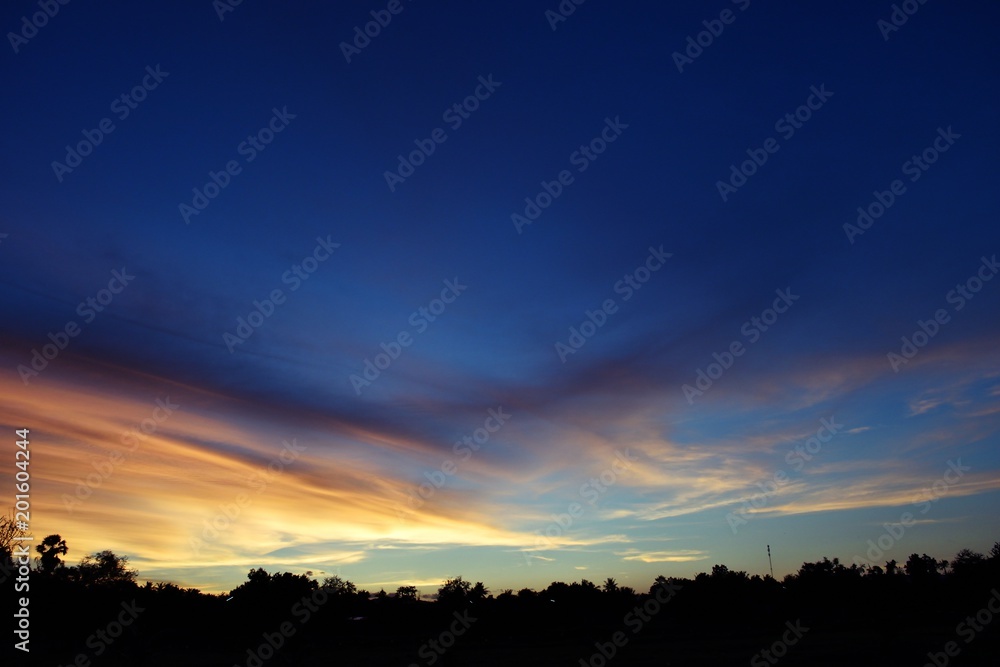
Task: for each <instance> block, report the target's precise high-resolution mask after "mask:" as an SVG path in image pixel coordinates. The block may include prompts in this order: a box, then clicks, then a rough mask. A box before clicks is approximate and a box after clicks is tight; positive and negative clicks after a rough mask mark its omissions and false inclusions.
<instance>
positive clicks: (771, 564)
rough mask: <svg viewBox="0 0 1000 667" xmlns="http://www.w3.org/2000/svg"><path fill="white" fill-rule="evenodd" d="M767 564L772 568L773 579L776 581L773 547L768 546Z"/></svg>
mask: <svg viewBox="0 0 1000 667" xmlns="http://www.w3.org/2000/svg"><path fill="white" fill-rule="evenodd" d="M767 564H768V565H769V566H770V567H771V578H772V579H774V564H773V563H772V562H771V545H770V544H768V545H767Z"/></svg>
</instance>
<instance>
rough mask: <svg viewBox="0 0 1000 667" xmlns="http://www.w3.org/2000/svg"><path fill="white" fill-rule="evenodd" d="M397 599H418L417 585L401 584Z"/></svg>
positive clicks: (413, 600) (411, 600)
mask: <svg viewBox="0 0 1000 667" xmlns="http://www.w3.org/2000/svg"><path fill="white" fill-rule="evenodd" d="M396 599H397V600H407V601H409V602H416V601H417V587H416V586H400V587H399V588H397V589H396Z"/></svg>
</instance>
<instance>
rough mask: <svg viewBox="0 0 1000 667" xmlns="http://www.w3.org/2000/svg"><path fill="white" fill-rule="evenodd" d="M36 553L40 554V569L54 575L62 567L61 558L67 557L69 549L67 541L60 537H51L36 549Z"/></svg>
mask: <svg viewBox="0 0 1000 667" xmlns="http://www.w3.org/2000/svg"><path fill="white" fill-rule="evenodd" d="M35 551H37V552H38V553H39V554H40V555H39V558H38V567H39V569H41V571H42V572H44V573H45V574H52V573H53V572H55V571H56V569H57V568H58V567H59V566H60V565H62V560H61V559H60V556H65V555H66V554H67V553H68V552H69V547H67V546H66V540H64V539H63V538H61V537H60V536H59V535H49V536H47V537H46V538H45V539H44V540H42V543H41V544H39V545H38V546H37V547H35Z"/></svg>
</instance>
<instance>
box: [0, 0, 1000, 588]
mask: <svg viewBox="0 0 1000 667" xmlns="http://www.w3.org/2000/svg"><path fill="white" fill-rule="evenodd" d="M904 4H907V3H904ZM562 5H563V6H564V7H565V6H575V5H573V4H572V3H570V2H564V3H562ZM913 5H914V6H915V7H917V9H916V11H915V13H913V14H912V15H902V16H904V17H905V18H906V22H905V23H901V24H900V25H898V26H896V25H894V24H893V23H892V18H891V15H892V13H893V8H892V3H889V2H885V3H869V2H855V1H849V2H843V3H821V4H815V3H808V6H805V5H801V4H795V5H794V6H790V5H787V4H781V3H764V2H759V1H758V0H753V1H750V0H736V1H734V2H729V0H716V2H711V3H710V2H694V1H691V0H686V1H684V2H671V3H651V2H634V3H612V2H602V1H600V0H591V1H590V2H586V3H584V4H582V5H579V6H575V7H576V8H575V10H574V11H573V13H572V14H570V15H568V16H566V17H562V16H559V15H558V14H555V13H550V14H548V15H547V14H546V11H549V12H557V11H558V9H557V8H558V7H559V4H558V2H557V1H556V0H549V1H548V2H510V3H480V2H473V3H457V2H456V3H432V2H410V1H409V0H400V2H399V3H398V4H397V3H396V2H389V3H386V2H381V1H379V2H355V1H351V2H342V3H341V2H338V3H329V4H327V3H277V2H266V1H264V0H248V1H247V2H243V3H241V4H239V5H238V6H236V7H233V8H231V11H223V10H221V9H219V7H220V6H224V3H221V2H219V3H216V4H215V5H213V3H212V2H210V1H209V0H200V1H198V2H193V1H187V2H180V3H177V2H166V1H159V2H150V3H125V2H114V3H96V4H94V3H75V2H74V3H70V4H67V5H60V6H59V11H58V13H57V14H56V15H55V16H52V17H51V18H46V20H45V21H44V22H43V23H44V25H42V27H40V28H37V29H34V30H32V29H29V28H25V24H24V23H23V22H22V17H25V16H27V17H29V18H28V19H26V20H27V21H28V22H29V23H30V21H31V19H30V17H31V16H32V14H35V13H36V12H39V11H41V10H39V9H38V5H37V3H36V2H26V1H22V0H18V1H17V2H11V3H7V4H6V5H5V7H4V9H3V10H2V21H0V26H2V27H3V29H4V30H3V31H4V33H5V34H7V33H10V34H16V35H22V34H27V35H29V36H30V38H27V37H19V38H13V39H12V38H11V37H10V35H9V34H8V36H7V45H6V46H5V47H3V48H6V49H7V50H6V52H5V53H4V54H3V56H2V64H0V67H2V74H3V81H4V83H5V86H4V88H5V91H6V96H5V103H4V105H3V109H4V113H3V118H4V120H5V128H6V131H5V132H4V133H3V134H4V139H3V146H2V151H0V165H2V170H3V171H2V174H3V178H2V179H0V193H2V200H3V202H4V206H3V209H2V212H0V308H2V313H3V315H4V316H3V320H2V324H0V359H2V362H3V364H2V368H3V372H2V373H0V424H2V425H3V427H4V429H5V432H6V433H7V437H6V438H5V440H6V444H5V445H4V446H3V447H0V478H2V479H3V480H4V483H3V486H2V488H3V489H4V491H3V493H4V494H7V495H6V496H5V497H0V506H3V507H9V506H11V505H13V502H14V501H13V495H14V490H13V485H12V484H11V483H10V482H11V481H12V479H13V475H14V472H15V468H14V451H15V445H14V440H15V436H14V429H18V428H29V429H30V430H31V445H30V446H31V466H30V471H31V475H32V481H33V485H32V489H31V503H32V522H31V532H32V533H33V534H34V535H35V536H36V539H41V538H42V537H44V536H45V535H48V534H51V533H59V534H60V535H62V537H63V538H65V539H66V540H67V542H68V544H69V547H70V553H69V555H68V557H67V561H68V562H69V563H71V564H75V563H76V562H78V561H79V559H80V558H82V557H83V556H84V555H86V554H88V553H93V552H95V551H99V550H103V549H111V550H112V551H114V552H115V553H117V554H123V555H127V556H129V558H130V560H131V563H132V565H133V566H135V567H136V568H137V569H138V570H139V572H140V580H147V579H148V580H153V581H172V582H175V583H177V584H180V585H183V586H194V587H198V588H201V589H203V590H206V591H213V592H218V591H226V590H229V589H231V588H233V587H234V586H236V585H237V584H239V583H240V582H241V581H242V580H244V579H245V577H246V573H247V571H248V570H249V569H250V568H253V567H264V568H266V569H268V570H278V571H285V570H288V571H292V572H305V571H312V572H313V573H314V575H315V576H317V577H323V576H327V575H331V574H339V575H340V576H342V577H344V578H347V579H350V580H351V581H353V582H355V583H356V584H357V585H358V586H359V587H361V588H366V589H369V590H371V591H377V590H379V589H380V588H384V589H385V590H387V591H390V592H391V591H393V590H395V589H396V587H398V586H401V585H406V584H416V585H418V586H420V587H421V592H422V593H424V594H428V593H432V592H434V591H435V590H436V588H437V587H438V586H439V585H440V584H441V583H442V582H443V581H444V580H445V579H446V578H450V577H453V576H456V575H462V576H463V577H464V578H466V579H470V580H472V581H483V582H484V583H486V585H487V586H489V587H490V588H492V589H493V590H494V591H499V590H501V589H503V588H514V589H517V588H521V587H533V588H543V587H545V586H546V585H548V584H549V583H550V582H552V581H557V580H562V581H573V580H579V579H581V578H587V579H591V580H596V581H603V580H604V579H605V578H606V577H615V578H616V579H617V580H618V582H619V583H620V584H626V585H631V586H634V587H636V588H639V589H643V590H645V589H646V588H648V586H649V584H650V582H651V581H652V579H653V578H654V577H655V576H657V575H660V574H663V575H667V576H693V575H694V574H696V573H697V572H701V571H707V570H710V569H711V567H712V565H713V564H715V563H725V564H726V565H727V566H729V567H730V568H731V569H741V570H746V571H748V572H750V573H757V574H765V573H767V571H768V561H767V551H766V546H767V545H768V544H770V545H771V550H772V553H773V557H774V572H775V575H777V576H779V577H780V576H782V575H784V574H787V573H789V572H794V571H796V570H797V569H798V567H799V565H800V564H801V563H802V562H803V561H804V560H818V559H820V558H821V557H822V556H824V555H828V556H830V557H834V556H839V557H840V558H841V559H842V560H845V561H848V562H851V561H852V560H854V557H855V556H857V557H858V558H859V559H860V558H868V557H867V556H866V552H868V551H869V549H870V545H869V540H871V541H872V543H874V544H877V543H878V540H879V538H880V536H882V544H883V545H884V546H885V547H887V548H883V549H882V550H880V551H879V553H878V554H877V558H875V559H874V562H875V563H876V564H882V563H884V562H885V561H886V560H888V559H890V558H895V559H897V560H905V559H906V557H907V556H908V555H909V554H910V553H913V552H919V553H924V552H926V553H929V554H931V555H934V556H936V557H938V558H950V557H951V556H953V555H954V553H955V552H956V551H957V550H958V549H960V548H962V547H969V548H972V549H975V550H978V551H986V550H988V549H989V547H990V545H991V544H993V542H995V541H996V540H998V539H1000V513H998V512H997V510H998V509H1000V346H998V344H997V343H998V331H1000V279H998V278H997V277H996V274H997V273H998V272H1000V265H998V264H997V258H998V256H1000V231H998V226H997V198H996V192H997V187H996V181H997V174H998V170H997V155H998V154H1000V134H998V129H997V127H998V126H997V122H996V108H997V99H998V93H1000V87H998V84H1000V76H998V70H997V67H996V63H997V62H998V57H1000V44H998V42H997V40H996V38H995V26H996V25H997V23H998V21H1000V10H998V8H997V6H996V5H995V4H993V3H986V2H971V3H962V4H961V6H958V5H956V4H955V3H946V2H927V3H925V4H922V5H918V3H915V2H914V3H913ZM907 6H908V7H909V6H910V5H909V4H907ZM387 7H388V8H387ZM390 9H392V10H396V12H395V13H392V12H391V11H390ZM372 12H375V18H373V15H372ZM555 16H559V19H556V18H554V17H555ZM385 17H390V18H391V20H389V21H388V23H387V24H386V25H385V26H384V27H382V26H377V28H378V29H377V31H376V29H375V28H370V33H377V34H375V36H374V37H367V36H364V30H365V24H366V23H369V22H372V21H378V20H379V19H382V20H383V22H385V21H386V19H385ZM562 18H565V20H560V19H562ZM896 18H897V21H898V22H901V18H900V17H899V16H897V17H896ZM880 21H883V23H882V24H880V23H879V22H880ZM373 25H377V24H373ZM886 26H892V28H887V27H886ZM356 27H358V31H357V32H356V31H355V28H356ZM897 27H898V29H895V28H897ZM713 30H714V31H716V32H718V33H719V34H717V35H712V34H711V31H713ZM720 31H721V32H720ZM699 33H702V35H701V36H700V37H699ZM359 34H361V35H362V37H358V35H359ZM689 37H691V41H690V42H689V41H688V38H689ZM355 40H357V42H355ZM699 40H700V41H701V46H699ZM342 43H344V44H347V45H348V46H342ZM358 44H360V45H361V46H358ZM692 45H693V46H692ZM675 52H677V53H679V54H680V55H674V54H675ZM123 95H124V97H123ZM456 105H457V108H456ZM786 114H789V115H788V116H786ZM105 119H107V120H105ZM112 127H113V129H110V130H109V128H112ZM431 149H433V150H431ZM68 153H70V154H69V155H68ZM411 155H413V156H415V157H413V158H412V159H411ZM754 160H756V162H755V161H754ZM56 163H57V164H56ZM401 163H402V164H401ZM206 185H207V187H206ZM526 199H527V201H526ZM859 207H861V213H859ZM859 215H860V216H861V217H860V222H859ZM869 215H870V216H871V217H867V216H869ZM88 300H89V301H88ZM903 338H905V339H906V341H904V340H902V339H903ZM911 343H912V344H913V347H909V346H910V345H911ZM47 345H48V347H46V346H47ZM60 347H62V348H64V349H59V348H60ZM380 355H381V356H380ZM46 356H48V357H50V358H45V357H46ZM33 364H34V366H33ZM811 438H812V440H810V439H811ZM463 439H464V440H463ZM3 441H4V439H0V442H3ZM88 476H89V480H90V481H88ZM935 484H936V486H935ZM421 485H424V486H423V487H421ZM755 494H757V495H755ZM906 512H909V513H911V514H912V516H913V521H909V522H908V523H909V525H907V526H905V527H903V528H899V527H896V528H891V527H890V528H889V529H887V528H885V524H893V523H897V524H898V523H899V522H900V521H901V520H902V518H901V517H902V516H903V515H904V513H906ZM213 525H214V528H211V527H210V526H213ZM887 530H890V531H891V532H894V533H895V537H891V538H889V537H885V536H884V535H885V534H886V531H887ZM882 551H884V554H883V553H882Z"/></svg>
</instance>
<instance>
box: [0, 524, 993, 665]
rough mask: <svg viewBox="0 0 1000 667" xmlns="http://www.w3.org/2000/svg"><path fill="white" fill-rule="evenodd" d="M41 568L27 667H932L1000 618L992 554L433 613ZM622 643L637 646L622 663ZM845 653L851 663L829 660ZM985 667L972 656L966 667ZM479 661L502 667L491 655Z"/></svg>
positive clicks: (104, 567) (86, 561)
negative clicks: (707, 656) (512, 659)
mask: <svg viewBox="0 0 1000 667" xmlns="http://www.w3.org/2000/svg"><path fill="white" fill-rule="evenodd" d="M36 552H37V555H36V558H35V559H34V561H33V563H32V567H31V571H30V576H29V581H30V596H31V606H30V609H31V614H32V616H31V619H32V630H33V633H32V654H31V656H30V659H29V662H24V656H19V658H20V659H21V661H20V662H18V663H16V664H44V665H71V664H77V665H86V664H89V661H94V664H97V663H96V660H97V659H100V664H101V665H118V664H121V665H126V664H127V665H159V664H168V663H167V662H166V661H163V662H162V663H161V660H165V656H169V657H170V659H172V660H176V659H185V661H186V663H187V665H188V667H197V665H201V664H205V665H209V664H220V665H221V664H226V665H246V666H247V667H261V666H262V665H265V664H266V665H286V664H287V665H300V666H301V665H310V664H313V662H316V663H317V664H320V663H322V664H325V662H323V660H324V657H325V658H326V659H328V658H329V657H331V656H341V657H345V656H354V657H353V659H354V660H358V661H361V662H358V663H350V662H348V663H346V664H381V663H380V662H378V661H377V660H375V659H374V658H372V659H371V660H369V661H365V658H364V656H369V657H371V656H376V655H378V656H383V657H385V659H386V664H391V663H392V661H396V662H395V664H413V663H416V664H434V663H437V664H450V663H449V660H451V659H453V658H450V657H448V656H453V655H466V654H469V653H470V652H472V653H475V652H476V651H489V650H493V649H495V648H496V647H499V646H505V647H522V648H523V649H524V650H526V651H529V652H531V653H532V654H538V655H545V654H546V652H547V651H548V652H550V653H549V654H550V655H554V656H562V655H564V654H565V655H567V656H579V657H580V658H581V659H585V664H593V663H589V662H588V661H587V660H586V659H587V658H589V656H591V655H592V654H594V652H595V650H599V649H600V648H601V647H605V650H609V649H607V648H606V647H608V646H611V647H612V648H614V650H615V652H616V653H617V652H618V651H620V652H621V655H626V651H633V652H635V654H636V655H639V654H641V653H642V652H643V651H645V650H654V649H655V650H660V649H659V648H656V647H662V650H664V651H667V650H669V651H673V653H670V655H673V656H674V657H675V658H683V656H684V652H685V651H691V652H692V653H691V656H692V660H693V659H694V657H696V653H694V651H696V648H697V647H698V646H713V645H716V644H718V643H719V642H723V644H720V646H722V645H724V646H725V647H726V648H727V650H730V651H732V652H733V655H743V656H744V657H743V658H742V659H740V660H739V662H741V663H743V664H746V662H745V660H746V659H749V657H750V656H753V655H754V654H755V653H756V652H757V651H758V650H759V649H760V648H761V647H762V646H765V645H767V643H769V642H770V641H771V639H773V638H775V637H781V636H782V632H783V629H784V628H786V627H791V626H790V625H788V624H789V623H791V622H793V621H794V622H797V623H799V624H801V627H804V628H809V629H810V630H809V633H808V634H807V635H806V637H804V638H803V639H802V642H801V647H805V648H797V649H796V650H799V651H808V650H809V648H808V647H809V645H810V642H811V643H812V644H811V645H814V646H816V645H818V642H820V641H822V639H821V637H823V636H840V637H850V638H852V641H854V642H855V643H856V645H858V646H863V647H864V650H865V651H867V654H866V655H867V656H868V657H879V656H881V659H884V660H885V662H884V663H883V664H903V663H904V662H907V661H909V662H910V663H911V664H924V663H923V662H921V660H923V661H926V660H927V655H928V652H933V651H934V650H940V647H939V645H943V644H942V642H943V641H946V640H947V638H948V637H951V636H953V635H955V633H956V624H957V623H959V622H960V621H961V620H962V618H963V616H964V615H967V614H972V615H973V617H975V614H976V613H977V611H978V610H980V609H982V608H984V605H986V604H987V601H988V599H991V598H990V596H991V595H994V594H995V595H996V599H997V603H996V604H997V608H998V610H1000V593H997V590H996V587H997V586H998V585H1000V542H998V543H996V544H994V546H993V548H992V550H991V551H990V552H989V553H988V554H980V553H976V552H973V551H970V550H968V549H963V550H961V551H959V552H958V553H957V554H956V555H955V556H954V557H953V558H952V559H950V560H938V559H936V558H933V557H931V556H928V555H926V554H916V553H915V554H912V555H911V556H910V557H909V558H908V559H907V561H906V562H905V563H901V564H898V563H896V562H895V561H888V562H886V563H885V564H884V565H882V566H874V567H870V566H864V565H856V564H855V565H845V564H844V563H842V562H840V561H839V560H838V559H837V558H834V559H832V560H831V559H829V558H823V559H822V560H820V561H816V562H806V563H803V564H802V566H801V567H800V568H799V570H798V572H796V573H795V574H790V575H788V576H786V577H785V578H784V579H783V580H781V581H777V580H775V579H772V578H771V577H770V576H767V575H764V576H761V575H757V574H753V575H751V574H748V573H746V572H742V571H733V570H730V569H728V568H727V567H726V566H725V565H715V566H714V567H712V569H711V571H710V572H702V573H700V574H698V575H697V576H695V577H694V578H676V577H662V576H661V577H657V578H656V579H655V580H653V581H651V582H650V584H649V586H648V588H644V589H642V590H635V589H633V588H631V587H628V586H623V585H619V584H618V583H617V582H616V581H615V580H614V579H612V578H609V579H606V580H605V581H604V582H602V583H601V584H596V583H594V582H591V581H588V580H586V579H584V580H581V581H579V582H571V583H565V582H553V583H551V584H550V585H549V586H547V587H546V588H544V589H542V590H533V589H530V588H523V589H521V590H517V591H515V590H512V589H505V590H498V591H492V590H490V589H489V588H487V587H486V586H485V585H484V584H483V583H482V582H475V583H473V582H470V581H466V580H465V579H463V578H462V577H460V576H459V577H455V578H453V579H449V580H448V581H446V582H445V583H444V584H443V585H442V586H441V587H440V588H438V590H437V594H436V595H433V596H430V599H420V598H419V597H418V591H417V588H416V587H415V586H400V587H399V588H397V589H396V590H395V591H389V592H387V591H385V590H379V591H375V592H372V591H366V590H359V589H358V588H357V587H356V585H355V584H353V583H352V582H350V581H348V580H346V579H342V578H341V577H337V576H333V577H326V578H324V579H322V580H321V581H320V580H317V579H316V578H314V577H313V576H312V573H311V572H307V573H305V574H293V573H290V572H268V571H266V570H264V569H251V570H250V571H249V573H248V575H247V580H246V581H245V582H243V583H242V584H240V585H239V586H237V587H236V588H235V589H233V590H232V591H230V592H229V593H228V594H224V595H213V594H206V593H202V592H200V591H198V590H195V589H182V588H180V587H177V586H175V585H173V584H169V583H152V582H148V581H147V582H145V583H144V584H141V585H140V584H139V583H138V582H137V579H138V573H137V572H136V571H135V570H133V569H131V568H130V567H129V565H128V558H127V557H124V556H118V555H116V554H114V553H112V552H110V551H103V552H99V553H96V554H91V555H88V556H86V557H84V558H83V559H82V560H81V561H80V562H79V563H78V564H77V565H73V566H70V565H67V564H66V563H65V562H64V557H65V556H66V554H67V552H68V546H67V544H66V542H65V541H64V540H63V539H62V538H61V537H60V536H58V535H53V536H49V537H46V538H45V539H44V540H43V541H42V542H41V543H40V544H38V545H37V548H36ZM0 569H4V570H5V571H13V572H16V570H17V563H15V562H13V561H12V552H11V550H10V548H9V546H4V545H0ZM4 585H5V586H7V587H10V586H11V583H10V582H7V583H5V584H4ZM8 590H10V588H8ZM126 612H127V613H126ZM8 618H10V617H9V616H8ZM126 621H127V622H126ZM987 625H988V624H987ZM997 626H1000V622H998V623H997ZM615 633H620V634H619V635H616V634H615ZM996 634H997V633H996V628H987V627H985V626H984V627H983V628H982V630H981V632H980V633H978V634H977V635H976V638H977V641H979V644H977V648H976V649H975V650H983V651H986V650H996V648H997V642H996ZM980 637H982V638H983V639H980ZM612 638H616V640H617V639H618V638H623V639H622V641H625V642H626V643H627V644H628V646H624V645H623V646H621V647H615V646H614V645H613V644H609V643H608V642H610V641H611V640H612ZM448 642H450V643H448ZM857 642H860V643H857ZM445 643H448V646H447V647H445V646H444V644H445ZM452 645H454V649H453V650H452V648H451V647H452ZM668 646H670V647H672V648H670V649H668V648H666V647H668ZM837 646H839V645H837ZM491 647H492V648H491ZM595 647H596V648H595ZM644 647H645V648H644ZM685 647H687V648H685ZM978 647H981V648H978ZM751 649H752V650H751ZM831 650H832V651H834V652H835V651H836V650H839V649H837V648H836V647H834V648H832V649H828V650H826V649H825V651H826V652H829V651H831ZM747 651H749V652H747ZM446 653H447V654H448V655H446ZM974 654H975V651H974V650H972V649H968V650H966V659H967V660H970V658H969V657H968V656H970V655H974ZM191 656H197V659H194V658H192V657H191ZM480 657H481V658H482V660H483V662H482V664H489V663H488V662H487V661H486V654H482V655H481V656H480ZM432 658H433V661H432ZM855 658H856V656H855ZM345 659H346V658H345ZM198 660H204V662H199V661H198ZM439 660H440V662H439ZM844 660H846V661H847V662H848V663H850V664H864V661H862V662H859V661H858V660H856V659H854V660H850V659H848V656H844ZM32 661H37V662H32ZM473 662H474V661H473ZM616 663H617V664H628V662H627V659H621V660H618V659H616ZM683 663H684V661H683V659H681V660H680V663H679V664H683ZM456 664H465V663H456ZM470 664H471V663H470ZM564 664H579V663H577V662H576V660H575V659H574V660H571V661H568V662H564ZM705 664H714V663H705ZM761 664H768V663H761ZM816 664H820V663H816ZM967 664H975V663H973V662H968V663H967Z"/></svg>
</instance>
